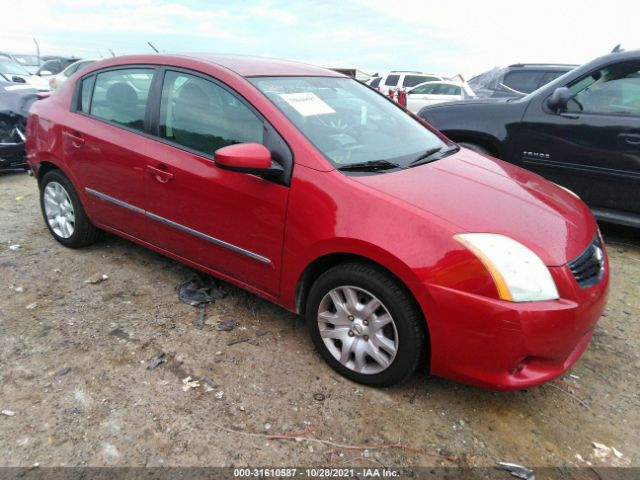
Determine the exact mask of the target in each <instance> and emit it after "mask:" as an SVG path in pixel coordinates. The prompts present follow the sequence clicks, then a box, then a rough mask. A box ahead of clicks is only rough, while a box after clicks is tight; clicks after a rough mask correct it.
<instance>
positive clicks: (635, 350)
mask: <svg viewBox="0 0 640 480" xmlns="http://www.w3.org/2000/svg"><path fill="white" fill-rule="evenodd" d="M0 204H1V205H2V209H1V210H0V328H1V333H0V389H1V395H0V410H2V411H3V413H2V414H1V415H0V465H2V466H31V465H34V464H39V465H40V466H124V465H126V466H165V465H171V466H307V465H329V464H332V465H335V466H357V465H359V466H367V465H369V466H373V467H375V466H396V467H398V466H437V465H453V466H456V465H458V466H493V465H495V463H496V462H498V461H509V462H515V463H519V464H523V465H528V466H532V467H542V466H549V465H563V466H585V465H587V462H590V463H592V464H593V465H626V466H640V394H639V392H640V388H639V385H640V377H639V376H638V374H637V372H638V371H639V369H640V322H638V319H639V317H640V295H639V293H640V238H639V235H638V233H637V232H636V231H633V230H630V229H621V228H614V227H607V226H603V233H604V234H605V240H606V241H607V244H608V251H609V255H610V257H611V269H612V283H611V293H610V297H609V304H608V306H607V309H606V311H605V314H604V315H603V318H602V319H601V321H600V323H599V326H598V328H597V331H596V333H595V336H594V339H593V342H592V344H591V346H590V347H589V349H588V350H587V352H586V353H585V355H584V356H583V358H582V359H581V360H580V361H579V362H578V363H577V365H576V366H575V368H574V369H573V370H572V371H571V372H570V375H569V374H567V375H565V376H564V377H562V378H561V379H559V381H555V382H553V383H549V384H546V385H543V386H540V387H536V388H532V389H529V390H526V391H521V392H514V393H493V392H489V391H485V390H481V389H477V388H473V387H467V386H464V385H459V384H456V383H453V382H449V381H445V380H442V379H438V378H432V377H429V376H428V375H427V374H426V373H424V372H422V373H419V374H417V375H415V376H414V377H413V378H412V379H410V381H408V382H407V383H405V384H403V385H401V386H398V387H394V388H388V389H380V390H376V389H372V388H366V387H363V386H360V385H357V384H354V383H351V382H350V381H348V380H346V379H344V378H342V377H340V376H338V375H337V374H335V373H334V372H333V371H332V370H331V369H330V368H329V367H328V366H326V365H325V364H324V363H323V362H322V360H321V359H320V357H319V356H318V355H317V354H316V353H315V351H314V349H313V346H312V344H311V341H310V339H309V338H308V336H307V334H306V330H305V327H304V324H303V322H302V321H301V319H300V318H298V317H297V316H295V315H293V314H290V313H288V312H286V311H284V310H282V309H280V308H278V307H276V306H273V305H271V304H269V303H268V302H266V301H263V300H261V299H259V298H257V297H255V296H253V295H251V294H248V293H245V292H243V291H241V290H239V289H236V288H233V287H229V290H230V295H229V296H228V297H227V298H225V299H223V300H219V301H217V302H216V303H215V304H213V305H209V306H208V307H207V310H206V312H207V318H206V322H205V325H204V327H203V328H202V329H199V328H197V327H196V321H197V318H198V311H197V309H196V308H194V307H192V306H189V305H186V304H184V303H182V302H180V301H179V299H178V298H177V296H176V292H175V287H176V285H177V284H178V283H180V282H182V281H184V280H185V279H188V278H189V277H190V276H191V275H192V274H193V270H191V269H189V268H187V267H185V266H183V265H181V264H178V263H176V262H174V261H173V260H169V259H167V258H165V257H163V256H161V255H159V254H156V253H153V252H151V251H149V250H146V249H144V248H142V247H139V246H137V245H135V244H133V243H130V242H128V241H125V240H122V239H119V238H117V237H113V236H106V238H105V239H104V240H102V241H101V242H100V243H98V244H96V245H94V246H92V247H90V248H86V249H83V250H75V251H74V250H69V249H66V248H64V247H62V246H61V245H59V244H57V243H56V242H55V241H54V240H53V238H52V237H51V236H50V234H49V232H48V231H47V229H46V228H45V225H44V223H43V220H42V216H41V214H40V209H39V205H38V192H37V187H36V182H35V180H34V179H33V178H31V177H28V176H27V175H25V174H5V175H0ZM15 245H19V247H17V248H16V247H15ZM12 246H14V247H12ZM103 274H104V275H107V276H108V279H106V280H104V281H102V282H100V283H97V284H92V283H86V282H85V281H86V280H87V279H91V278H92V277H94V276H95V275H98V276H101V275H103ZM223 321H234V322H236V323H237V324H239V326H238V327H237V328H235V329H234V330H232V331H220V330H219V324H218V323H217V322H223ZM247 337H248V338H250V341H245V342H241V343H236V344H234V345H228V343H230V342H232V341H233V340H242V339H246V338H247ZM163 352H164V353H165V357H164V359H165V360H166V362H164V363H160V364H159V365H158V366H157V367H156V368H155V369H152V370H149V369H147V365H148V363H149V361H150V360H151V359H153V358H154V357H155V356H156V355H158V354H161V353H163ZM68 369H70V370H68ZM188 376H191V377H192V379H197V380H199V385H200V386H196V384H192V387H193V388H189V385H185V383H184V379H185V378H186V377H188ZM183 387H184V388H183ZM277 435H294V436H298V437H303V438H298V440H297V441H296V440H292V439H276V438H273V437H274V436H277ZM318 440H326V441H330V442H334V443H336V444H348V445H354V446H364V445H369V446H370V448H369V449H367V450H364V449H340V448H337V447H335V446H334V445H331V444H329V443H326V442H325V443H323V442H322V441H318ZM592 442H598V443H600V444H603V445H605V446H607V447H614V448H615V449H616V450H615V451H614V450H611V449H607V448H604V447H600V448H597V446H596V447H594V444H593V443H592ZM394 444H402V445H406V446H410V447H411V448H412V449H413V450H409V449H406V448H387V447H385V448H374V447H371V446H372V445H374V446H375V445H386V446H388V445H394ZM618 454H619V455H620V456H619V455H618ZM445 457H447V458H448V459H447V458H445Z"/></svg>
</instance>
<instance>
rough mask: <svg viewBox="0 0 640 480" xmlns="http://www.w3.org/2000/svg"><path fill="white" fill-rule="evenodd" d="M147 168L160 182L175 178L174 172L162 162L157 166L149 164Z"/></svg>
mask: <svg viewBox="0 0 640 480" xmlns="http://www.w3.org/2000/svg"><path fill="white" fill-rule="evenodd" d="M145 168H146V169H147V172H149V173H150V174H151V175H154V176H155V179H156V180H157V181H159V182H160V183H167V182H168V181H169V180H172V179H173V173H171V172H170V171H169V168H168V167H167V166H166V165H164V164H162V163H161V164H160V165H158V166H157V167H154V166H153V165H147V166H146V167H145Z"/></svg>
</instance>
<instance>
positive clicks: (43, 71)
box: [38, 70, 53, 77]
mask: <svg viewBox="0 0 640 480" xmlns="http://www.w3.org/2000/svg"><path fill="white" fill-rule="evenodd" d="M38 75H40V76H41V77H49V76H51V75H53V72H50V71H49V70H42V71H41V72H40V73H39V74H38Z"/></svg>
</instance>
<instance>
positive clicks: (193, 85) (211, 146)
mask: <svg viewBox="0 0 640 480" xmlns="http://www.w3.org/2000/svg"><path fill="white" fill-rule="evenodd" d="M160 136H161V137H162V138H165V139H167V140H171V141H172V142H175V143H177V144H179V145H182V146H184V147H187V148H189V149H191V150H196V151H198V152H202V153H203V154H205V155H207V156H212V155H213V154H214V152H215V151H216V150H218V149H219V148H222V147H226V146H227V145H233V144H235V143H246V142H256V143H263V140H264V123H263V122H262V120H261V119H260V118H259V117H258V116H257V115H256V114H255V113H253V111H251V110H250V109H249V108H248V107H247V106H246V105H245V104H244V103H243V102H242V101H240V100H239V99H238V98H237V97H236V96H235V95H233V94H231V93H230V92H229V91H227V90H226V89H224V88H222V87H221V86H219V85H217V84H216V83H214V82H212V81H209V80H205V79H204V78H201V77H197V76H194V75H189V74H186V73H180V72H171V71H169V72H167V73H166V75H165V78H164V84H163V86H162V100H161V104H160Z"/></svg>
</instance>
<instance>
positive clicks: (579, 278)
mask: <svg viewBox="0 0 640 480" xmlns="http://www.w3.org/2000/svg"><path fill="white" fill-rule="evenodd" d="M569 269H571V273H573V276H574V277H575V279H576V282H578V285H580V287H582V288H587V287H591V286H592V285H595V284H596V283H598V282H599V281H600V280H601V279H602V275H603V273H604V250H603V248H602V243H601V242H600V235H598V233H596V236H595V237H593V241H592V242H591V244H589V246H588V247H587V248H586V249H585V251H584V252H582V253H581V254H580V255H578V256H577V257H576V258H575V259H573V260H571V261H570V262H569Z"/></svg>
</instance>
